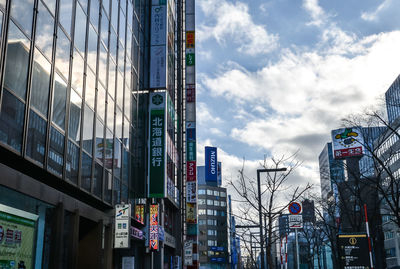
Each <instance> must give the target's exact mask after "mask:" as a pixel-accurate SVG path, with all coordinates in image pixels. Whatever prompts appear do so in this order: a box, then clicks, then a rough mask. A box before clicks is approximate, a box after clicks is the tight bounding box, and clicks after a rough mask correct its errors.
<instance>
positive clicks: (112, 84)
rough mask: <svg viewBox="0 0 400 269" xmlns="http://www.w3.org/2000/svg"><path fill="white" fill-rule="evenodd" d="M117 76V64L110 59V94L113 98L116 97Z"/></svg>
mask: <svg viewBox="0 0 400 269" xmlns="http://www.w3.org/2000/svg"><path fill="white" fill-rule="evenodd" d="M116 77H117V73H116V69H115V64H114V62H113V61H112V60H111V59H110V64H109V68H108V94H110V95H111V96H112V97H113V98H114V97H115V79H116Z"/></svg>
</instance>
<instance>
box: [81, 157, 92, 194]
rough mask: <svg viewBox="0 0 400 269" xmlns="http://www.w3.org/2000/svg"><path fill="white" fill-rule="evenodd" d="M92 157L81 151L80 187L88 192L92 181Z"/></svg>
mask: <svg viewBox="0 0 400 269" xmlns="http://www.w3.org/2000/svg"><path fill="white" fill-rule="evenodd" d="M91 177H92V158H90V157H89V155H87V154H86V153H84V152H82V173H81V187H82V188H83V189H84V190H87V191H88V192H90V187H91V183H92V178H91Z"/></svg>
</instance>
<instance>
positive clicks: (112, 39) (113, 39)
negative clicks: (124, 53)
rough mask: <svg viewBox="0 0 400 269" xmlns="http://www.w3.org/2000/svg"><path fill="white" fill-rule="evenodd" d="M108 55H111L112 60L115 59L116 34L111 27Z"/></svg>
mask: <svg viewBox="0 0 400 269" xmlns="http://www.w3.org/2000/svg"><path fill="white" fill-rule="evenodd" d="M109 51H110V55H111V56H112V57H113V59H114V61H116V60H117V34H116V33H115V32H114V30H113V29H111V32H110V49H109Z"/></svg>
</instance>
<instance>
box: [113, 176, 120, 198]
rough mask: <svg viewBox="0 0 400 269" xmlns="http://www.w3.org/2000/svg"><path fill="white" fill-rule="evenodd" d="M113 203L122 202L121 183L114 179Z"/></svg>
mask: <svg viewBox="0 0 400 269" xmlns="http://www.w3.org/2000/svg"><path fill="white" fill-rule="evenodd" d="M113 192H114V195H113V200H114V201H113V203H114V204H118V203H120V202H121V181H120V180H119V179H118V178H116V177H114V188H113Z"/></svg>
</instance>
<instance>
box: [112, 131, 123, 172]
mask: <svg viewBox="0 0 400 269" xmlns="http://www.w3.org/2000/svg"><path fill="white" fill-rule="evenodd" d="M121 156H122V153H121V141H119V140H118V139H114V161H113V167H114V176H116V177H118V178H121V162H122V160H121Z"/></svg>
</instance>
